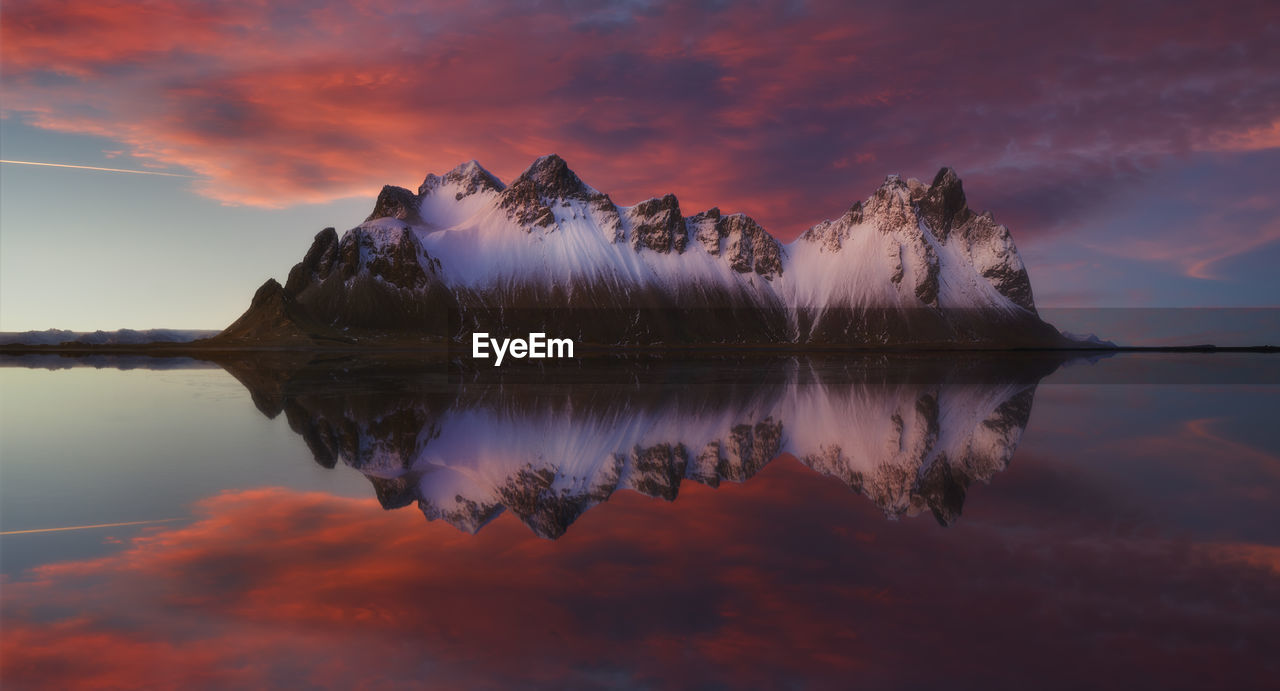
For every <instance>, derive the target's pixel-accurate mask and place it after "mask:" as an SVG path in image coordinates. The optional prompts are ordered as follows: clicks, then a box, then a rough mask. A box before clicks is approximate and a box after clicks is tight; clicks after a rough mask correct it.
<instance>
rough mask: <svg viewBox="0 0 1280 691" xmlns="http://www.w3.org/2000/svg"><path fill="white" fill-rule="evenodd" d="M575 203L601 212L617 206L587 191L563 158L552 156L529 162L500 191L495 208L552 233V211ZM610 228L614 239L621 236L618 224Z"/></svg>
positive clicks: (518, 221)
mask: <svg viewBox="0 0 1280 691" xmlns="http://www.w3.org/2000/svg"><path fill="white" fill-rule="evenodd" d="M569 200H575V201H582V202H587V203H589V204H591V205H592V206H594V207H596V208H598V209H602V210H605V211H606V212H607V211H608V210H609V209H612V210H613V215H614V216H617V207H615V206H614V205H613V202H612V201H611V200H610V199H609V197H608V196H607V195H603V194H600V193H599V192H596V191H595V190H593V189H591V188H590V187H589V186H587V185H586V183H584V182H582V180H581V179H579V178H578V175H577V174H576V173H574V172H573V171H572V170H570V169H569V166H568V164H567V163H565V162H564V159H563V158H560V157H559V156H557V155H555V154H552V155H550V156H543V157H542V158H539V159H538V160H536V161H534V162H533V165H532V166H530V167H529V169H528V170H526V171H524V172H523V173H521V174H520V176H519V177H517V178H516V179H515V180H514V181H512V183H511V186H510V187H507V188H506V190H504V191H503V193H502V197H501V200H500V202H499V206H501V207H502V208H503V209H505V210H506V211H507V215H508V216H510V218H511V219H512V220H513V221H515V222H516V224H517V225H519V226H521V227H523V228H525V229H526V230H529V231H532V230H533V229H535V228H541V229H544V230H554V228H553V226H555V224H556V216H555V213H554V212H553V211H552V208H553V207H555V206H559V205H561V204H563V203H564V202H566V201H569ZM607 225H612V226H613V228H612V230H613V232H614V236H615V237H616V236H617V234H619V233H621V223H618V224H617V225H613V224H607Z"/></svg>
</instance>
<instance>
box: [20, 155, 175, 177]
mask: <svg viewBox="0 0 1280 691" xmlns="http://www.w3.org/2000/svg"><path fill="white" fill-rule="evenodd" d="M0 163H16V164H18V165H23V166H49V167H50V168H75V169H76V170H100V171H103V172H106V173H133V174H134V175H163V176H165V177H167V178H194V177H197V176H195V175H182V174H181V173H161V172H160V171H157V170H129V169H128V168H99V167H97V166H76V165H71V164H70V163H41V162H39V161H7V160H3V159H0Z"/></svg>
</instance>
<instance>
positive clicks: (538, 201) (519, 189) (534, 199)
mask: <svg viewBox="0 0 1280 691" xmlns="http://www.w3.org/2000/svg"><path fill="white" fill-rule="evenodd" d="M499 204H500V206H501V207H502V208H503V209H506V211H507V215H508V216H510V217H511V220H513V221H515V222H516V224H517V225H519V226H520V227H522V228H524V229H525V230H527V231H532V230H533V229H534V227H538V228H550V227H551V226H553V225H555V222H556V215H555V214H554V213H552V211H551V209H550V208H548V207H547V205H546V204H543V203H542V197H541V196H539V194H538V187H537V185H536V184H535V183H534V181H533V180H532V179H530V178H527V177H524V176H521V177H520V178H518V179H517V180H516V181H515V182H513V183H511V186H510V187H508V188H507V189H506V190H504V191H503V192H502V199H501V201H500V202H499Z"/></svg>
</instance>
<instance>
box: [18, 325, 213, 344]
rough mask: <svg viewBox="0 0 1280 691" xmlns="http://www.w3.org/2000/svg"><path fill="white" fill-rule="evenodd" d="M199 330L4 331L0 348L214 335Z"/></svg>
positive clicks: (175, 340)
mask: <svg viewBox="0 0 1280 691" xmlns="http://www.w3.org/2000/svg"><path fill="white" fill-rule="evenodd" d="M218 333H219V332H217V331H208V330H199V329H143V330H141V331H137V330H134V329H119V330H116V331H68V330H66V329H46V330H44V331H8V332H3V333H0V345H140V344H144V343H190V342H192V341H195V340H199V339H202V338H209V337H211V336H215V335H217V334H218Z"/></svg>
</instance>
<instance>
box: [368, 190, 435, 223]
mask: <svg viewBox="0 0 1280 691" xmlns="http://www.w3.org/2000/svg"><path fill="white" fill-rule="evenodd" d="M418 206H419V204H418V197H417V196H416V195H415V194H414V193H413V192H410V191H409V190H407V189H405V188H403V187H396V186H395V185H384V186H383V188H382V191H381V192H379V193H378V201H377V202H375V203H374V205H373V212H372V213H370V214H369V217H368V218H366V219H364V220H365V221H372V220H374V219H378V218H397V219H400V220H401V221H408V222H409V223H421V222H422V219H421V217H419V216H418Z"/></svg>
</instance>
